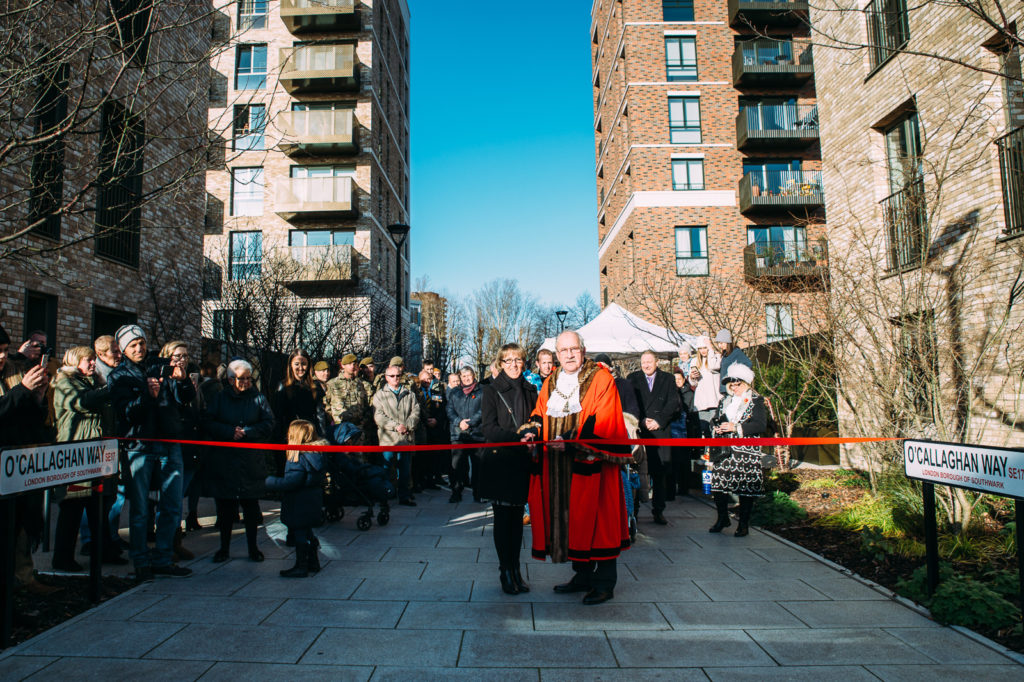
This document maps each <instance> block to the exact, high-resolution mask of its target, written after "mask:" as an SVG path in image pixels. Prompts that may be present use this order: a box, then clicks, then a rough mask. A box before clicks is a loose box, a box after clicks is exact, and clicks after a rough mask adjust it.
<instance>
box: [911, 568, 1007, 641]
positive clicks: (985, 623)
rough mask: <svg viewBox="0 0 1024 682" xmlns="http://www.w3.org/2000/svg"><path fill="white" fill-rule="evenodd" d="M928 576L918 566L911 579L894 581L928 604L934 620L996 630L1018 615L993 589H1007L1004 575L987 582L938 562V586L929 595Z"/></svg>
mask: <svg viewBox="0 0 1024 682" xmlns="http://www.w3.org/2000/svg"><path fill="white" fill-rule="evenodd" d="M1004 573H1007V572H1005V571H1004ZM927 576H928V570H927V568H926V567H924V566H921V567H920V568H918V569H917V570H915V571H914V573H913V575H912V576H911V578H910V580H900V581H899V582H898V583H896V591H897V592H898V593H899V594H901V595H903V596H904V597H907V598H908V599H912V600H914V601H916V602H917V603H919V604H923V605H924V606H927V607H928V608H929V609H930V610H931V612H932V616H933V617H934V618H935V620H937V621H939V622H940V623H942V624H944V625H963V626H964V627H969V628H984V629H989V630H999V629H1001V628H1005V627H1008V626H1010V625H1013V624H1014V623H1015V622H1016V621H1017V620H1018V619H1019V617H1020V609H1018V608H1017V607H1016V606H1014V605H1013V604H1012V603H1010V602H1009V601H1007V600H1006V599H1005V598H1004V597H1003V595H1002V594H1001V593H1000V592H999V590H997V589H995V588H996V587H998V588H1000V589H1006V584H1005V582H1006V579H1005V578H1003V577H999V579H998V580H997V581H996V582H994V583H990V584H986V583H983V582H981V581H979V580H975V579H973V578H970V577H968V576H965V575H962V574H959V573H955V572H954V571H953V568H952V566H950V565H949V564H948V563H946V562H942V563H940V564H939V586H938V587H937V588H936V590H935V594H934V595H931V596H929V595H928V588H927V585H928V582H927V580H928V578H927Z"/></svg>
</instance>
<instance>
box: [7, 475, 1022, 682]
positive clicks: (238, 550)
mask: <svg viewBox="0 0 1024 682" xmlns="http://www.w3.org/2000/svg"><path fill="white" fill-rule="evenodd" d="M418 497H419V500H420V506H418V507H416V508H414V509H412V508H405V507H399V508H396V509H395V510H394V511H393V514H392V519H391V523H390V524H389V525H388V526H385V527H378V526H377V525H376V524H374V527H373V528H372V529H371V530H370V531H367V532H359V531H357V530H355V528H354V527H355V515H354V514H353V513H351V512H350V513H349V514H348V515H347V516H346V517H345V518H344V519H343V520H342V521H340V522H338V523H335V524H332V525H331V526H328V527H325V528H324V529H322V532H321V539H322V542H323V549H324V554H325V555H326V556H327V558H329V559H330V561H329V562H327V563H326V564H325V566H324V570H323V571H322V572H321V573H320V575H318V576H316V577H313V578H309V579H306V580H285V579H282V578H279V577H278V576H277V571H278V570H279V569H281V568H282V567H284V566H286V565H290V562H289V560H288V558H289V554H290V550H289V549H288V548H287V547H284V546H283V544H282V543H281V542H280V539H278V540H276V541H272V540H269V539H268V540H265V541H264V543H263V548H264V551H265V552H266V554H267V557H268V558H267V561H266V562H265V563H263V564H253V563H250V562H249V561H248V560H246V559H244V558H236V559H233V560H232V561H230V562H228V563H226V564H213V563H212V562H210V559H209V555H208V554H207V555H205V556H202V557H200V558H198V559H197V560H196V561H195V562H193V564H192V567H193V569H195V571H196V575H195V576H194V577H192V578H190V579H187V580H173V579H161V580H158V581H156V582H154V583H149V584H146V585H142V586H140V587H138V588H136V589H134V590H132V591H130V592H127V593H125V594H123V595H121V596H119V597H118V598H116V599H113V600H111V601H109V602H107V603H105V604H103V605H101V606H100V607H99V608H96V609H94V610H92V611H90V612H88V613H85V614H83V615H81V616H79V617H78V618H76V619H74V620H72V621H69V622H68V623H66V624H64V625H63V626H60V627H58V628H55V629H54V630H51V631H50V632H47V633H44V634H43V635H40V636H39V637H36V638H35V639H33V640H30V641H28V642H26V643H24V644H23V645H21V646H19V647H16V648H15V649H13V650H11V651H9V652H6V653H5V654H4V655H3V656H2V657H0V679H4V680H15V679H23V678H30V679H34V680H35V679H61V678H67V679H75V680H78V679H92V678H96V679H103V680H111V679H147V680H160V679H168V680H170V679H173V680H185V679H199V678H201V679H203V680H213V679H224V680H236V679H245V678H250V679H263V678H279V679H289V680H298V679H329V680H374V681H376V680H399V679H401V680H405V679H411V680H435V679H436V680H445V681H446V682H448V681H450V680H460V679H466V680H470V679H472V680H492V679H493V680H498V679H500V680H534V681H536V680H574V679H577V680H630V681H631V682H632V681H633V680H663V679H672V680H707V679H711V680H747V679H749V680H765V679H771V680H774V679H787V680H793V679H796V680H803V679H806V680H816V681H817V680H821V679H826V680H828V679H842V680H844V681H845V680H874V679H878V678H880V679H885V680H920V679H930V680H945V679H949V680H962V679H967V678H973V679H981V680H1001V679H1005V680H1021V679H1024V667H1021V666H1018V665H1016V664H1015V663H1014V662H1013V661H1012V660H1010V659H1008V658H1006V657H1004V656H1002V655H1000V654H999V653H997V652H995V651H993V650H992V649H989V648H988V647H986V646H984V645H982V644H979V643H977V642H975V641H972V640H971V639H970V638H968V637H966V636H964V635H962V634H960V633H959V632H957V631H955V630H952V629H949V628H943V627H940V626H938V625H936V624H935V623H933V622H932V621H930V620H928V619H927V618H924V617H923V616H921V615H919V614H918V613H916V612H915V611H913V610H911V609H908V608H906V607H904V606H902V605H901V604H899V603H897V602H894V601H891V600H888V599H886V598H885V597H884V595H882V594H881V593H879V592H876V591H874V590H872V589H871V588H869V587H867V586H865V585H863V584H861V583H860V582H858V581H856V580H854V579H852V578H849V577H846V576H844V575H842V574H840V573H838V572H836V571H834V570H833V569H832V568H830V567H829V566H827V565H825V564H824V563H820V562H818V561H815V560H814V559H813V558H811V557H809V556H807V555H805V554H803V553H801V552H799V551H797V550H794V549H792V548H791V547H788V546H786V545H784V544H783V543H780V542H778V541H777V540H775V539H773V538H771V537H769V536H767V535H764V534H762V533H759V532H756V531H755V532H752V533H751V535H750V536H749V537H747V538H736V537H733V536H732V534H731V533H727V534H724V535H710V534H708V533H707V528H708V526H709V525H710V523H711V516H712V513H711V510H710V509H709V508H708V507H707V506H705V505H703V504H701V503H699V502H697V501H695V500H691V499H689V498H687V499H686V500H683V501H676V502H671V503H669V504H670V508H669V510H668V513H667V514H666V515H667V516H668V518H669V520H670V525H668V526H667V527H659V526H655V525H653V524H652V523H650V521H649V514H645V515H644V518H642V519H641V531H642V534H641V536H640V537H639V538H638V542H637V545H636V546H635V547H634V548H633V549H631V550H629V551H628V552H627V553H626V554H625V555H624V558H623V559H622V560H621V563H620V565H619V584H618V587H617V588H616V591H615V600H614V601H612V602H608V603H606V604H603V605H600V606H593V607H587V606H583V605H582V604H580V603H579V595H557V594H555V593H554V592H553V591H552V589H551V588H552V586H553V585H555V584H556V583H558V582H562V581H564V580H565V579H567V578H568V577H569V576H570V573H571V571H570V569H569V567H568V566H565V565H560V566H553V565H551V564H544V563H539V562H536V561H532V560H527V561H526V562H525V563H526V567H527V574H528V575H527V577H528V579H529V581H530V584H531V586H532V588H533V590H532V592H530V594H528V595H521V596H508V595H505V594H503V593H502V592H501V590H500V588H499V586H498V575H497V573H498V572H497V567H496V563H495V555H494V548H493V545H492V542H491V536H490V534H489V528H488V527H487V523H488V513H487V512H488V508H487V507H485V506H484V505H479V504H473V503H472V502H470V503H468V504H460V505H457V506H456V505H450V504H448V503H447V495H446V494H443V493H434V494H424V495H420V496H418ZM269 532H270V534H271V535H272V536H275V537H277V538H280V537H281V535H282V534H283V527H281V526H280V524H277V523H274V524H271V525H270V526H269ZM527 540H528V539H527ZM527 544H529V543H528V541H527ZM233 549H234V555H235V556H236V557H244V556H245V552H244V541H243V540H242V539H241V537H240V536H239V537H238V538H236V540H235V546H234V548H233ZM526 555H527V553H526V552H524V557H525V556H526ZM826 666H827V667H826Z"/></svg>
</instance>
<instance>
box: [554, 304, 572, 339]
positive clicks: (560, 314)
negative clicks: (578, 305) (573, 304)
mask: <svg viewBox="0 0 1024 682" xmlns="http://www.w3.org/2000/svg"><path fill="white" fill-rule="evenodd" d="M568 314H569V311H568V310H556V311H555V317H557V318H558V333H559V334H561V333H562V332H563V331H565V316H566V315H568Z"/></svg>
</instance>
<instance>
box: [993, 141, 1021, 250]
mask: <svg viewBox="0 0 1024 682" xmlns="http://www.w3.org/2000/svg"><path fill="white" fill-rule="evenodd" d="M996 144H997V145H998V146H999V169H1000V171H1001V173H1000V174H1001V175H1002V184H1003V209H1004V210H1005V212H1006V228H1005V230H1004V231H1005V233H1006V235H1007V236H1016V235H1018V234H1024V128H1017V129H1016V130H1014V131H1013V132H1011V133H1008V134H1007V135H1004V136H1002V137H1001V138H999V139H998V140H996Z"/></svg>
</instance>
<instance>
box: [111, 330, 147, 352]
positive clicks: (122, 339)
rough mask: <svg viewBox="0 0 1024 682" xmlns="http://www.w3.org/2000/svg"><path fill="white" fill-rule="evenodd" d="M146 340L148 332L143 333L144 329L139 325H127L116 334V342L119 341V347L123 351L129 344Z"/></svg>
mask: <svg viewBox="0 0 1024 682" xmlns="http://www.w3.org/2000/svg"><path fill="white" fill-rule="evenodd" d="M140 338H141V339H142V340H143V341H145V340H146V332H144V331H142V327H140V326H139V325H137V324H126V325H124V326H123V327H121V328H120V329H118V330H117V333H116V334H114V340H115V341H117V347H118V348H120V349H121V350H122V351H123V350H124V349H125V348H126V347H127V346H128V344H129V343H131V342H132V341H134V340H135V339H140Z"/></svg>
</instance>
